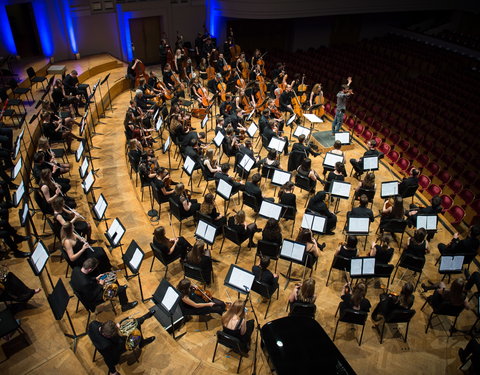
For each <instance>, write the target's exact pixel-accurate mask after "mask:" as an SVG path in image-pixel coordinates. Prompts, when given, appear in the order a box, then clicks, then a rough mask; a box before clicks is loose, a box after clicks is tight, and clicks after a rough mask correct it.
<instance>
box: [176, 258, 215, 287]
mask: <svg viewBox="0 0 480 375" xmlns="http://www.w3.org/2000/svg"><path fill="white" fill-rule="evenodd" d="M183 273H184V277H185V278H187V277H188V278H189V279H193V280H197V281H198V282H200V283H202V284H203V285H204V286H206V285H209V284H210V283H208V282H207V280H205V277H204V275H203V272H202V269H201V268H200V267H198V266H195V265H193V264H190V263H187V262H185V263H183ZM213 281H214V278H213V269H212V272H211V282H213Z"/></svg>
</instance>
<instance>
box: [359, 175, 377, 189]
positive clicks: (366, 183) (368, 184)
mask: <svg viewBox="0 0 480 375" xmlns="http://www.w3.org/2000/svg"><path fill="white" fill-rule="evenodd" d="M362 186H363V187H365V188H367V189H373V188H375V173H373V172H368V173H367V174H366V175H365V178H364V179H363V181H362Z"/></svg>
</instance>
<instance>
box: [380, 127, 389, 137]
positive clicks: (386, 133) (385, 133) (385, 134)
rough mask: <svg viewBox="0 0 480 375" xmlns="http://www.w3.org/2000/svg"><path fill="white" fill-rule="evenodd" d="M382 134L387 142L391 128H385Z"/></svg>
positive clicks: (381, 130) (382, 129)
mask: <svg viewBox="0 0 480 375" xmlns="http://www.w3.org/2000/svg"><path fill="white" fill-rule="evenodd" d="M380 134H381V135H382V136H383V139H384V140H385V139H386V138H387V137H388V136H389V135H390V128H389V127H388V126H384V127H383V128H381V129H380Z"/></svg>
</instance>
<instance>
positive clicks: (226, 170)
mask: <svg viewBox="0 0 480 375" xmlns="http://www.w3.org/2000/svg"><path fill="white" fill-rule="evenodd" d="M220 169H221V170H222V172H223V173H227V172H228V171H229V169H230V164H228V163H225V164H222V165H221V166H220Z"/></svg>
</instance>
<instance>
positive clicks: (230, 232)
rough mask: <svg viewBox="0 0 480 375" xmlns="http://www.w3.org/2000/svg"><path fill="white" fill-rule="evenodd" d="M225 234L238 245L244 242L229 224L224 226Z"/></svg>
mask: <svg viewBox="0 0 480 375" xmlns="http://www.w3.org/2000/svg"><path fill="white" fill-rule="evenodd" d="M223 235H224V236H225V238H226V239H228V240H230V241H232V242H233V243H235V244H237V245H241V244H242V242H243V241H242V239H241V238H240V237H239V235H238V232H237V231H236V230H234V229H232V228H230V227H229V226H227V225H225V226H224V227H223Z"/></svg>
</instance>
